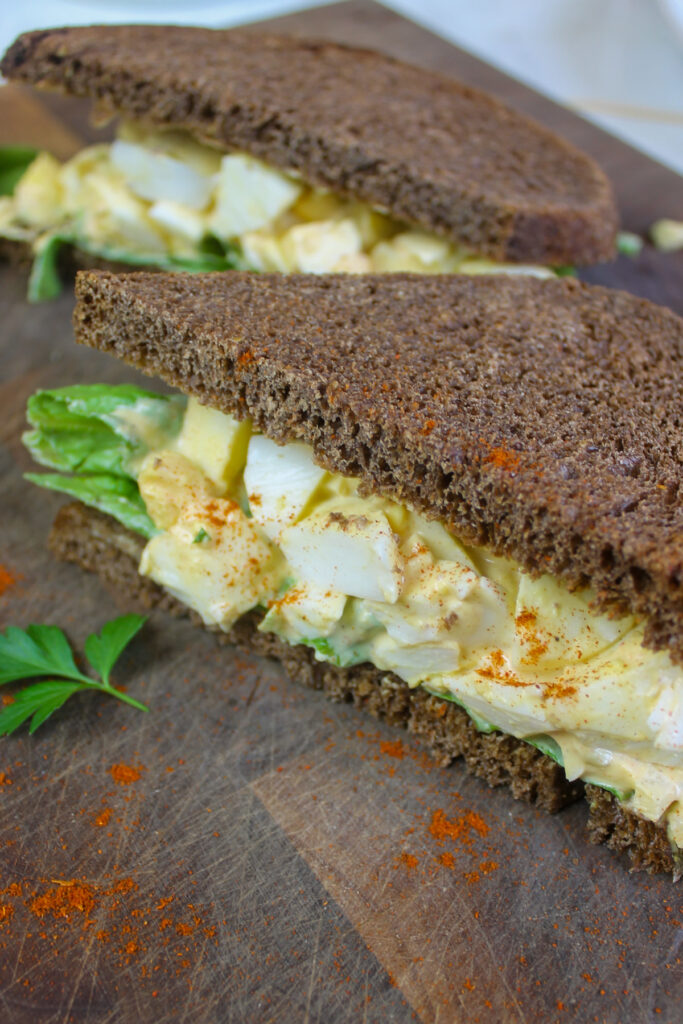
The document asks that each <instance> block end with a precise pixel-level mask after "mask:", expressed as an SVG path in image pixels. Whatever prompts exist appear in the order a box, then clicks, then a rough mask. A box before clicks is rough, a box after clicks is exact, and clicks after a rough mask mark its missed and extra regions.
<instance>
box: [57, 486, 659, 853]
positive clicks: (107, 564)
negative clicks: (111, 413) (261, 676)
mask: <svg viewBox="0 0 683 1024" xmlns="http://www.w3.org/2000/svg"><path fill="white" fill-rule="evenodd" d="M49 544H50V548H51V550H52V552H53V554H54V555H55V556H56V557H57V558H59V559H61V560H63V561H68V562H74V563H76V564H77V565H79V566H81V568H83V569H87V570H89V571H91V572H95V573H97V575H98V576H99V577H100V578H101V579H102V581H103V582H104V584H105V585H106V586H107V587H108V588H109V589H110V590H111V591H112V592H113V593H114V596H115V597H117V599H118V600H119V601H121V599H123V600H124V601H125V607H126V609H127V610H129V611H131V610H137V609H145V610H150V609H152V608H158V609H162V610H164V611H167V612H169V613H171V614H173V615H183V616H190V617H191V618H193V620H195V621H196V622H197V624H200V625H201V620H200V619H199V617H198V616H196V614H195V613H194V612H192V611H190V610H189V609H188V608H186V607H185V606H184V605H182V604H181V603H180V602H179V601H177V600H176V599H175V598H174V597H172V596H171V595H170V594H169V593H167V592H166V591H164V590H163V589H162V588H161V587H159V586H158V585H157V584H156V583H154V582H153V581H152V580H150V579H147V578H146V577H143V576H140V575H139V574H138V571H137V566H138V562H139V558H140V554H141V551H142V548H143V546H144V539H143V538H142V537H140V536H139V535H137V534H135V533H132V532H131V531H129V530H127V529H126V528H125V527H124V526H121V525H120V524H119V523H118V522H117V521H116V520H114V519H112V518H110V517H109V516H105V515H102V514H101V513H100V512H97V511H96V510H94V509H91V508H88V507H86V506H85V505H82V504H80V503H79V502H73V503H71V504H69V505H65V506H64V507H63V508H62V509H61V510H60V512H59V513H58V515H57V518H56V519H55V522H54V525H53V528H52V532H51V534H50V540H49ZM260 617H261V616H260V614H259V613H256V612H250V613H248V614H247V615H245V616H243V617H242V618H241V619H240V620H239V621H238V622H237V623H236V625H235V626H234V627H233V629H232V630H231V631H230V632H229V633H221V632H217V633H216V637H217V639H218V640H219V641H220V642H222V643H230V644H233V645H235V646H237V647H239V648H241V649H243V650H246V651H249V652H254V653H257V654H260V655H264V656H266V657H270V658H275V659H276V660H277V661H279V662H280V663H281V664H282V665H283V667H284V669H285V671H286V673H287V674H288V676H289V677H290V678H291V679H293V680H295V681H296V682H299V683H303V684H304V685H305V686H309V687H311V688H313V689H316V690H322V691H323V692H324V693H325V694H326V696H328V697H329V698H330V699H332V700H335V701H344V702H349V703H353V704H354V705H355V706H356V707H358V708H361V709H363V710H365V711H368V712H370V714H372V715H374V716H375V717H377V718H382V719H384V720H385V721H387V722H388V723H390V724H391V725H396V726H402V727H403V728H406V729H408V730H410V731H411V732H413V733H415V734H416V735H417V736H419V737H420V739H421V740H422V741H423V742H424V743H425V744H426V746H427V747H428V748H429V750H430V752H431V754H432V756H433V757H434V758H435V759H436V761H437V762H438V763H439V764H441V765H448V764H450V762H451V761H453V760H454V759H455V758H458V757H462V758H463V760H464V762H465V765H466V767H467V770H468V771H470V772H472V773H473V774H475V775H477V776H479V778H481V779H484V780H485V781H486V782H487V783H488V784H489V785H490V786H507V787H508V788H509V789H510V791H511V793H512V795H513V796H514V797H515V798H516V799H518V800H525V801H527V802H528V803H532V804H535V805H536V806H538V807H541V808H543V809H544V810H547V811H558V810H560V809H561V808H562V807H564V806H566V805H567V804H569V803H572V802H573V801H575V800H577V799H580V798H582V797H583V796H585V798H586V801H587V806H588V824H587V835H588V839H589V840H590V841H591V842H594V843H605V844H606V845H607V846H608V847H610V848H611V849H612V850H616V851H620V852H625V853H627V854H628V855H629V857H630V861H631V865H632V867H633V868H638V869H644V870H646V871H648V872H661V871H664V872H674V873H676V868H677V865H676V864H675V858H674V854H673V852H672V849H671V844H670V842H669V839H668V837H667V833H666V827H665V826H664V825H663V824H662V823H654V822H651V821H646V820H645V819H643V818H641V817H639V816H638V815H637V814H635V813H634V812H633V811H630V810H628V809H626V808H624V807H623V806H622V805H621V804H620V803H619V801H618V800H617V799H616V798H615V797H614V796H612V794H611V793H609V792H607V791H606V790H604V789H601V788H600V787H598V786H591V785H587V786H585V787H584V785H583V783H582V782H580V781H576V782H567V780H566V778H565V775H564V772H563V770H562V768H561V767H560V766H559V765H557V764H556V763H555V762H554V761H553V760H552V759H551V758H549V757H547V756H546V755H545V754H542V753H541V752H540V751H539V750H537V749H536V748H535V747H532V746H531V745H530V744H528V743H525V742H524V741H523V740H518V739H515V738H514V737H513V736H507V735H504V734H503V733H499V732H493V733H481V732H479V731H478V730H477V729H476V727H475V725H474V723H473V722H472V720H471V719H470V718H469V716H468V715H467V714H466V712H465V711H463V710H462V708H460V707H459V706H458V705H457V704H453V703H452V702H450V701H447V700H443V699H441V698H438V697H432V696H430V694H428V693H427V692H426V691H425V690H421V689H419V688H418V689H411V688H410V687H409V686H408V685H407V684H406V683H404V682H403V680H401V679H399V678H398V676H396V675H394V674H393V673H391V672H383V671H381V670H379V669H377V668H375V667H374V666H373V665H370V664H367V663H366V664H362V665H354V666H351V667H348V668H338V667H336V666H334V665H331V664H329V663H327V662H321V661H316V659H315V655H314V652H313V651H312V650H311V649H310V648H309V647H305V646H303V645H291V644H288V643H286V642H285V641H283V640H281V639H280V638H279V637H277V636H275V635H274V634H272V633H260V632H258V629H257V626H258V623H259V620H260ZM677 859H678V858H676V860H677Z"/></svg>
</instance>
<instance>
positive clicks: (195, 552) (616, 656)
mask: <svg viewBox="0 0 683 1024" xmlns="http://www.w3.org/2000/svg"><path fill="white" fill-rule="evenodd" d="M135 472H136V476H137V483H138V486H139V490H140V494H141V496H142V499H143V501H144V504H145V506H146V509H147V512H148V514H149V516H150V517H151V519H152V521H153V523H154V526H155V528H156V531H157V532H155V533H154V535H153V536H151V537H150V539H149V541H148V543H147V545H146V547H145V549H144V553H143V555H142V561H141V564H140V572H141V573H142V574H143V575H146V576H149V577H151V578H152V579H154V580H155V581H156V582H157V583H159V584H161V585H162V586H163V587H165V588H166V589H167V590H169V591H170V592H171V593H172V594H174V595H175V596H176V597H178V598H179V599H180V600H181V601H182V602H184V603H185V604H186V605H188V606H189V607H191V608H194V609H195V610H196V611H197V612H198V613H199V615H200V616H201V617H202V619H203V620H204V622H205V623H207V624H209V625H212V626H217V627H220V628H221V629H224V630H227V629H229V628H230V626H231V625H232V624H233V623H234V622H235V620H236V619H237V618H238V617H239V616H240V615H242V614H243V613H244V612H246V611H248V610H249V609H252V608H254V607H260V608H262V609H263V612H264V617H263V620H262V622H261V624H260V626H259V628H260V629H261V630H265V631H271V632H274V633H276V634H278V635H279V636H281V637H283V638H284V639H285V640H287V641H289V642H290V643H293V644H299V643H301V644H306V645H308V646H310V647H311V648H313V649H314V651H315V657H316V658H318V659H319V660H325V661H330V662H332V663H334V664H335V665H340V666H345V665H354V664H357V663H360V662H371V663H372V664H373V665H375V666H376V667H377V668H378V669H380V670H385V671H391V672H393V673H395V674H396V675H397V676H399V677H400V678H401V679H402V680H404V681H405V682H406V683H407V684H408V685H409V686H411V687H417V686H422V687H425V688H426V689H427V690H429V691H430V693H432V694H435V695H438V696H440V697H442V698H444V699H445V700H452V701H455V702H456V703H457V704H459V705H461V706H462V707H463V708H464V709H465V710H466V711H467V712H468V714H469V715H470V716H471V717H472V718H473V720H474V722H475V724H476V725H477V727H478V728H479V729H480V730H484V731H492V730H495V729H500V730H502V731H504V732H506V733H510V734H512V735H513V736H516V737H518V738H521V739H524V740H527V741H528V742H531V743H533V744H534V745H536V746H538V747H539V748H540V749H541V750H543V751H544V752H546V753H548V754H550V756H552V757H554V758H555V759H556V760H558V761H560V763H562V764H563V765H564V769H565V772H566V774H567V776H568V778H570V779H574V778H578V777H581V778H582V779H585V780H587V781H591V782H595V783H596V784H598V785H601V786H604V787H606V788H608V789H610V790H611V791H613V792H615V793H616V795H617V796H618V797H619V799H620V800H622V802H623V803H624V804H625V806H627V807H629V808H631V809H633V810H635V811H636V812H637V813H639V814H640V815H642V816H643V817H645V818H648V819H650V820H653V821H657V820H659V819H661V818H665V820H666V821H667V823H668V829H669V835H670V837H671V839H672V841H673V842H675V843H676V844H677V845H678V846H683V814H682V813H681V796H682V795H683V764H682V750H683V713H682V710H681V708H682V697H683V671H682V670H681V668H680V667H679V666H676V665H674V664H673V663H672V662H671V660H670V658H669V656H668V654H667V653H666V652H664V651H660V652H653V651H650V650H648V649H646V648H645V647H643V626H642V624H641V623H639V622H637V621H636V620H634V619H632V618H619V619H613V618H608V617H606V616H604V615H598V614H595V613H594V612H593V611H592V610H591V608H590V602H591V598H592V594H591V593H590V592H587V591H582V592H577V593H570V592H569V591H568V590H567V589H566V588H564V587H563V586H562V585H561V584H560V583H558V582H557V581H555V580H554V579H553V578H551V577H550V576H541V577H540V578H537V579H532V578H531V577H530V576H529V575H527V574H526V573H524V572H523V571H521V569H520V568H519V567H518V566H516V565H515V564H514V563H513V562H511V561H509V560H507V559H503V558H498V557H496V556H494V555H492V554H491V553H490V552H488V551H486V550H484V549H480V548H472V547H465V546H464V545H463V544H461V543H460V542H459V541H458V540H457V538H456V537H454V536H453V535H452V534H451V533H450V532H449V531H448V530H447V529H446V528H445V527H444V526H442V525H440V524H439V523H437V522H434V521H430V520H427V519H426V518H425V517H424V516H422V515H420V514H418V513H417V512H415V511H414V510H412V509H410V508H408V507H406V506H403V505H399V504H396V503H394V502H392V501H389V500H387V499H385V498H379V497H361V496H360V495H359V493H358V481H357V480H354V479H350V478H347V477H343V476H340V475H338V474H335V473H331V472H328V471H327V470H325V469H323V468H322V467H321V466H319V465H317V464H316V462H315V461H314V459H313V456H312V452H311V449H310V448H309V447H308V446H306V445H304V444H301V443H292V444H288V445H285V446H278V445H277V444H275V443H274V442H273V441H271V440H269V439H268V438H266V437H264V436H263V435H260V434H258V433H254V432H253V431H252V429H251V426H250V424H249V422H248V421H243V422H237V421H236V420H234V419H232V418H231V417H229V416H226V415H224V414H222V413H220V412H217V411H215V410H211V409H207V408H205V407H202V406H201V405H199V404H198V403H196V402H195V401H194V400H192V399H191V400H190V401H189V404H188V406H187V410H186V412H185V415H184V419H183V422H182V427H181V429H180V431H179V433H178V434H177V435H176V436H175V437H174V438H173V439H172V441H171V442H170V443H169V444H168V446H167V447H165V448H161V449H159V448H157V449H153V450H150V451H148V452H147V453H146V454H145V455H144V457H143V458H142V459H141V461H140V462H139V465H138V466H137V467H136V470H135Z"/></svg>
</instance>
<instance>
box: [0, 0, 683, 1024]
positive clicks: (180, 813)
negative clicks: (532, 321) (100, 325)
mask: <svg viewBox="0 0 683 1024" xmlns="http://www.w3.org/2000/svg"><path fill="white" fill-rule="evenodd" d="M280 23H281V24H282V25H283V26H284V27H286V28H288V29H293V30H295V31H298V32H301V33H308V34H315V35H320V36H327V37H331V38H334V39H338V40H345V41H351V42H355V43H362V44H364V45H368V46H373V47H376V48H378V49H382V50H385V51H386V52H388V53H391V54H394V55H396V56H399V57H402V58H404V59H407V60H411V61H413V62H414V63H420V64H424V65H426V66H429V67H433V68H438V69H439V70H442V71H445V72H448V73H451V74H453V75H455V76H457V77H460V78H462V79H464V80H466V81H468V82H470V83H472V84H475V85H479V86H483V87H485V88H487V89H489V90H491V91H493V92H495V93H496V94H498V95H499V96H502V97H503V98H504V99H506V100H507V101H508V102H510V103H512V104H513V105H515V106H516V107H518V108H519V109H521V110H524V111H526V112H529V113H531V114H533V115H534V116H535V117H537V118H538V119H539V120H541V121H543V122H544V123H546V124H549V125H551V126H553V127H554V128H556V129H557V130H559V131H561V132H562V133H564V134H565V135H567V136H568V137H570V138H571V139H573V140H574V141H575V142H577V143H578V144H579V145H581V146H582V147H583V148H585V149H586V150H588V151H589V152H591V153H593V154H594V155H595V156H596V157H597V158H598V159H599V160H600V161H601V163H602V164H603V166H604V167H605V168H606V170H607V171H608V173H609V174H610V175H611V177H612V179H613V181H614V183H615V186H616V189H617V193H618V197H619V203H620V207H621V210H622V215H623V222H624V225H625V226H626V227H628V228H630V229H631V230H637V231H644V230H645V229H646V228H647V226H648V225H649V224H650V223H651V222H652V221H653V220H655V219H656V218H658V217H661V216H678V217H682V218H683V186H682V184H681V179H680V178H678V177H677V176H676V175H675V174H673V173H672V172H669V171H667V170H665V169H664V168H663V167H661V166H659V165H658V164H656V163H654V162H653V161H651V160H649V159H647V158H646V157H643V156H642V155H640V154H638V153H636V152H634V151H633V150H631V149H629V148H628V147H627V146H625V145H623V144H621V143H619V142H617V141H616V140H615V139H613V138H610V137H609V136H607V135H605V134H604V133H602V132H600V131H599V130H598V129H596V128H594V127H592V126H590V125H588V124H587V123H586V122H584V121H582V120H581V119H579V118H577V117H576V116H575V115H573V114H571V113H569V112H568V111H566V110H563V109H561V108H559V107H557V106H556V105H554V104H552V103H550V102H549V101H547V100H545V99H543V98H542V97H540V96H538V95H536V94H534V93H533V92H531V91H530V90H528V89H526V88H525V87H523V86H522V85H520V84H519V83H517V82H514V81H512V80H511V79H509V78H506V77H505V76H503V75H501V74H499V73H498V72H496V71H494V70H493V69H491V68H489V67H487V66H486V65H484V64H482V63H480V62H478V61H476V60H475V59H474V58H472V57H470V56H468V55H467V54H464V53H462V52H461V51H459V50H457V49H455V48H454V47H452V46H450V45H449V44H447V43H446V42H444V41H443V40H440V39H437V38H435V37H434V36H432V35H430V34H429V33H427V32H425V31H424V30H422V29H419V28H418V27H416V26H415V25H413V24H411V23H409V22H407V21H405V20H404V19H402V18H400V17H399V16H398V15H396V14H393V13H390V12H389V11H387V10H385V9H384V8H382V7H380V6H378V5H377V4H373V3H367V2H351V3H342V4H338V5H335V6H332V7H326V8H321V9H317V10H311V11H307V12H302V13H300V14H297V15H295V16H291V17H288V18H286V19H281V22H280ZM94 137H101V136H100V133H98V132H96V131H95V130H93V129H92V128H89V127H88V125H87V123H86V119H85V110H84V107H83V105H82V104H81V103H78V102H75V101H65V100H63V99H60V98H56V97H39V96H38V95H37V94H34V93H30V92H28V91H26V90H22V89H16V88H14V87H12V88H9V87H5V88H4V89H2V90H0V142H8V141H16V142H19V141H23V142H33V143H39V144H45V145H49V146H50V147H51V148H52V149H53V150H54V151H55V152H58V153H59V155H60V156H64V155H67V154H68V153H69V152H70V151H72V150H73V149H74V147H75V146H77V145H78V141H79V140H80V139H86V138H87V139H89V138H94ZM583 276H585V277H586V278H588V279H590V280H595V281H600V282H602V283H605V284H608V285H612V286H617V287H624V288H627V289H629V290H632V291H634V292H636V293H638V294H641V295H646V296H648V297H649V298H652V299H655V300H656V301H660V302H663V303H666V304H668V305H671V306H672V307H674V308H676V309H677V310H678V311H679V312H683V289H682V288H681V284H682V283H683V260H682V258H681V257H680V256H670V255H664V254H661V253H657V252H655V251H654V250H652V249H651V248H649V247H647V248H646V249H645V250H644V252H643V254H642V255H641V256H640V257H639V258H638V259H637V260H627V259H624V258H621V259H619V260H618V261H617V262H616V263H614V264H611V265H609V266H604V267H601V268H598V269H595V270H592V271H590V272H589V273H586V274H585V275H583ZM25 284H26V279H25V276H24V275H23V274H22V272H21V271H20V270H18V269H16V268H12V267H9V266H4V267H2V268H0V310H1V316H0V351H1V353H2V354H1V356H0V365H1V366H2V374H1V378H0V487H1V488H2V495H3V501H2V522H3V530H2V534H0V561H1V562H2V564H3V566H4V567H5V569H6V570H7V571H8V572H9V573H10V575H11V576H12V577H14V578H15V582H14V583H13V584H12V585H9V586H6V589H5V590H4V592H3V593H2V594H1V595H0V625H1V626H3V627H4V626H5V625H7V624H9V623H14V624H16V625H26V624H28V623H29V622H54V623H57V624H59V625H61V626H62V627H64V628H65V629H66V630H67V631H68V633H69V636H70V637H71V638H72V640H73V641H74V643H75V644H76V646H77V647H78V648H80V649H82V644H83V641H84V638H85V636H86V635H87V633H88V632H90V631H91V630H92V629H93V628H96V627H99V626H100V625H101V624H102V623H103V622H104V621H105V620H106V619H108V618H110V617H112V616H113V615H114V614H116V612H117V610H118V609H117V608H116V607H115V605H114V604H113V603H112V600H111V599H110V597H109V596H108V594H107V593H106V592H105V591H104V590H103V589H102V587H101V586H100V585H99V583H98V582H97V581H96V580H94V579H92V578H90V577H87V576H86V575H84V574H82V573H80V572H79V571H78V570H76V569H74V568H72V567H68V566H63V565H58V564H56V563H55V562H53V561H52V560H51V559H50V557H49V555H48V554H47V552H46V550H45V538H46V536H47V533H48V530H49V527H50V523H51V520H52V518H53V516H54V513H55V511H56V509H57V507H58V506H59V504H60V499H59V497H58V496H53V495H50V494H49V493H47V492H39V491H37V490H36V489H35V488H32V487H31V486H30V485H28V484H27V483H25V482H24V481H23V480H22V475H21V474H22V472H24V471H26V470H27V469H29V459H28V457H27V455H26V454H25V452H24V450H23V448H22V447H21V444H20V434H21V431H22V429H23V425H24V407H25V402H26V398H27V397H28V395H29V394H30V393H31V392H32V391H34V390H35V389H36V388H38V387H52V386H56V385H60V384H67V383H72V382H81V381H83V382H85V381H97V380H105V381H112V382H113V381H122V380H134V379H136V378H135V375H133V374H132V373H131V372H130V371H127V370H126V369H125V368H123V367H122V366H120V365H118V364H116V363H115V362H113V361H112V360H109V359H107V358H106V357H104V356H101V355H100V354H98V353H94V352H90V351H85V350H83V351H82V350H78V349H76V347H75V346H74V345H73V342H72V337H71V327H70V313H71V308H72V298H71V296H70V294H69V293H68V292H67V293H66V294H65V295H64V296H63V297H62V298H61V299H60V300H58V301H57V302H54V303H50V304H46V305H40V306H28V305H27V304H26V303H25V301H24V290H25ZM118 678H119V679H120V680H122V681H125V683H126V686H127V688H128V690H129V692H130V693H131V694H134V695H136V696H139V697H140V698H142V699H143V700H145V701H147V702H148V703H149V704H150V706H151V707H152V711H151V713H150V714H148V715H142V714H139V713H137V712H135V711H133V710H131V709H129V708H127V707H125V706H123V705H119V706H116V705H115V703H114V702H109V703H103V702H101V701H99V700H97V699H90V698H87V697H85V698H83V699H82V700H80V702H77V701H76V700H74V701H72V702H71V705H72V706H70V705H67V706H66V708H65V709H64V711H63V712H61V713H60V714H59V716H57V717H56V718H55V719H54V720H53V722H52V723H51V724H49V725H48V726H46V727H44V728H43V729H42V730H40V731H39V732H38V733H37V734H36V735H35V736H34V737H32V738H29V737H28V736H26V735H20V736H17V737H12V738H10V739H7V740H3V741H2V746H1V752H0V801H1V806H2V816H1V817H0V1022H2V1024H6V1022H11V1024H48V1022H49V1024H62V1022H63V1024H67V1022H77V1024H80V1022H83V1021H87V1022H94V1024H105V1022H107V1024H119V1022H120V1024H131V1022H155V1024H162V1022H176V1021H188V1022H192V1024H217V1022H221V1024H222V1022H235V1024H237V1022H252V1021H257V1022H261V1021H264V1022H267V1021H281V1022H287V1024H288V1022H298V1021H302V1022H321V1024H323V1022H324V1024H336V1022H356V1021H364V1022H376V1024H385V1022H397V1024H398V1022H400V1024H403V1022H407V1021H415V1020H417V1021H422V1022H424V1024H432V1022H439V1024H451V1022H463V1024H464V1022H468V1024H470V1022H477V1021H480V1022H520V1024H521V1022H526V1024H531V1022H543V1024H546V1022H547V1024H549V1022H563V1021H580V1022H584V1021H585V1022H589V1021H598V1022H610V1024H621V1022H629V1024H635V1022H638V1024H639V1022H652V1024H654V1022H661V1024H664V1022H668V1024H675V1022H679V1021H680V1019H681V999H682V997H683V979H682V974H681V961H680V946H681V936H682V935H683V932H682V930H681V923H680V918H681V913H682V912H683V908H682V907H681V902H682V899H681V897H682V891H681V889H680V887H678V888H677V887H675V886H674V885H673V884H672V883H671V881H670V880H668V879H665V878H648V877H647V876H645V875H630V874H629V873H628V872H627V871H626V870H625V868H624V864H623V863H622V862H621V861H620V860H619V859H617V858H615V857H614V856H612V855H611V854H610V853H609V852H608V851H607V850H604V849H601V848H595V847H591V846H589V845H587V844H586V843H585V841H584V838H583V823H584V812H583V808H582V807H581V806H574V807H572V808H570V809H568V810H567V811H565V812H563V813H562V814H560V815H557V816H554V817H549V816H547V815H545V814H542V813H537V812H535V811H534V810H532V809H530V808H528V807H526V806H525V805H522V804H517V803H515V802H514V801H512V800H511V799H510V798H509V797H508V796H507V794H506V793H504V792H498V791H492V790H489V789H487V788H486V786H485V785H484V784H482V783H480V782H479V781H477V780H474V779H472V778H470V777H469V776H467V775H466V774H465V772H464V771H463V770H462V769H461V768H460V767H458V766H454V767H453V768H451V769H448V770H444V769H440V768H438V767H436V766H435V765H434V763H433V762H431V761H430V760H429V758H428V757H427V756H426V755H425V754H424V753H423V752H422V751H421V749H420V747H419V746H418V745H417V744H416V743H415V742H414V741H412V740H410V739H408V738H406V737H405V736H403V735H401V734H398V733H397V732H394V731H392V730H391V729H389V728H387V727H384V726H382V725H378V724H377V723H376V722H374V721H373V720H371V719H367V718H364V717H362V716H361V715H360V714H358V713H356V712H355V711H353V710H352V709H350V708H348V707H346V706H336V705H332V704H329V703H327V702H326V701H325V700H324V698H323V697H321V696H320V695H319V694H315V693H310V692H308V691H305V690H303V689H299V688H298V687H297V686H296V685H295V684H292V683H290V682H288V681H287V680H286V679H285V678H284V677H283V675H282V673H281V671H280V669H279V668H278V666H277V665H274V664H271V663H268V662H265V661H259V660H256V659H245V658H242V657H238V656H236V655H235V653H234V652H232V651H231V650H230V649H229V648H225V647H221V646H219V645H218V644H217V643H216V642H215V640H214V639H212V637H210V636H209V635H205V634H203V633H201V632H200V631H197V630H196V629H194V628H193V627H192V626H190V625H189V624H187V623H178V622H176V621H170V620H168V619H166V618H164V616H163V615H154V616H153V617H152V619H151V620H150V621H149V622H148V624H147V625H146V627H145V629H144V631H143V633H142V634H141V635H140V637H139V638H137V639H136V640H135V641H134V643H133V645H132V646H131V648H130V650H129V652H127V653H126V655H125V656H124V658H123V659H122V663H121V666H120V669H119V674H118ZM116 765H124V766H128V768H132V769H134V771H132V772H129V773H128V774H129V777H130V781H127V782H126V780H125V777H124V778H123V779H122V778H121V774H122V773H121V772H120V771H119V772H118V773H117V771H116V770H115V769H114V766H116ZM123 775H124V776H125V773H123ZM444 819H445V820H446V821H447V822H450V823H451V825H452V828H450V833H451V834H450V835H444V829H443V828H441V829H439V828H438V827H436V826H438V824H439V823H440V822H441V824H443V821H444ZM446 831H449V830H446Z"/></svg>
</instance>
